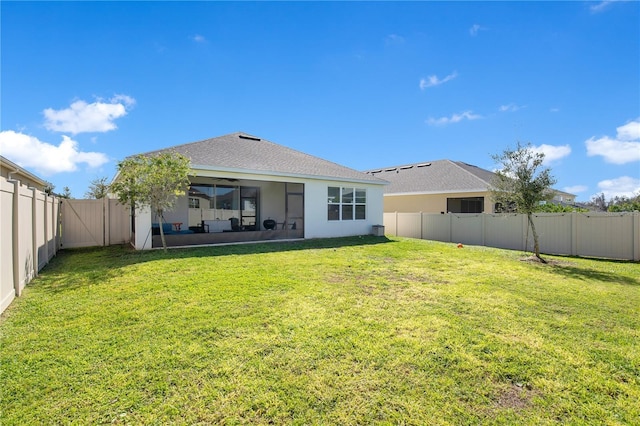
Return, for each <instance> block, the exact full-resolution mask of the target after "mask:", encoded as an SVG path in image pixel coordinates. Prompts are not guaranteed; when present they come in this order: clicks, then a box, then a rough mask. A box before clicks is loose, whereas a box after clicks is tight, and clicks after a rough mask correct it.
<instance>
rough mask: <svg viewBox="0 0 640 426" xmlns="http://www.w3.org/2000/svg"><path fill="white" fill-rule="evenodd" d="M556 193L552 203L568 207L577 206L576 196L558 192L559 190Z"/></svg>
mask: <svg viewBox="0 0 640 426" xmlns="http://www.w3.org/2000/svg"><path fill="white" fill-rule="evenodd" d="M554 191H555V194H554V196H553V199H552V200H551V202H552V203H555V204H561V205H567V206H573V205H575V204H576V196H575V195H574V194H569V193H568V192H563V191H558V190H557V189H556V190H554Z"/></svg>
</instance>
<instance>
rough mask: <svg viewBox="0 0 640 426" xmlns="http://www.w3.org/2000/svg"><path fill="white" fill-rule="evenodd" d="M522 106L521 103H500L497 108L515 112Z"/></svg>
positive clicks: (502, 110) (501, 110)
mask: <svg viewBox="0 0 640 426" xmlns="http://www.w3.org/2000/svg"><path fill="white" fill-rule="evenodd" d="M522 108H525V107H524V106H522V105H516V104H514V103H511V104H507V105H500V108H498V109H499V110H500V112H515V111H518V110H519V109H522Z"/></svg>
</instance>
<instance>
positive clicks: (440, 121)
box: [427, 111, 482, 126]
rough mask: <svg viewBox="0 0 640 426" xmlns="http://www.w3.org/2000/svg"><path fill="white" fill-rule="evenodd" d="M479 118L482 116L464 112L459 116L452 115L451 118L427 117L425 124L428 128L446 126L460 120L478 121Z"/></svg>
mask: <svg viewBox="0 0 640 426" xmlns="http://www.w3.org/2000/svg"><path fill="white" fill-rule="evenodd" d="M480 118H482V116H481V115H479V114H474V113H473V112H472V111H465V112H462V113H460V114H453V115H452V116H451V117H440V118H433V117H429V119H427V124H429V125H430V126H444V125H446V124H451V123H459V122H460V121H462V120H478V119H480Z"/></svg>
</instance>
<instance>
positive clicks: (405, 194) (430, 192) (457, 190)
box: [384, 188, 489, 197]
mask: <svg viewBox="0 0 640 426" xmlns="http://www.w3.org/2000/svg"><path fill="white" fill-rule="evenodd" d="M470 192H477V193H482V194H486V193H487V192H489V190H488V189H487V188H480V189H456V190H451V191H415V192H394V193H388V194H384V196H385V197H400V196H407V195H442V194H463V193H470Z"/></svg>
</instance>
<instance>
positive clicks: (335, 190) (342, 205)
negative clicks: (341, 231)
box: [327, 186, 367, 220]
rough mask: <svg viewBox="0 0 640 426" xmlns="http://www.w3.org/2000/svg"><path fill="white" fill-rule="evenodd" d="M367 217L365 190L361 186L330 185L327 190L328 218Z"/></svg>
mask: <svg viewBox="0 0 640 426" xmlns="http://www.w3.org/2000/svg"><path fill="white" fill-rule="evenodd" d="M366 217H367V191H366V189H362V188H340V187H337V186H330V187H329V188H328V191H327V219H328V220H364V219H366Z"/></svg>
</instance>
